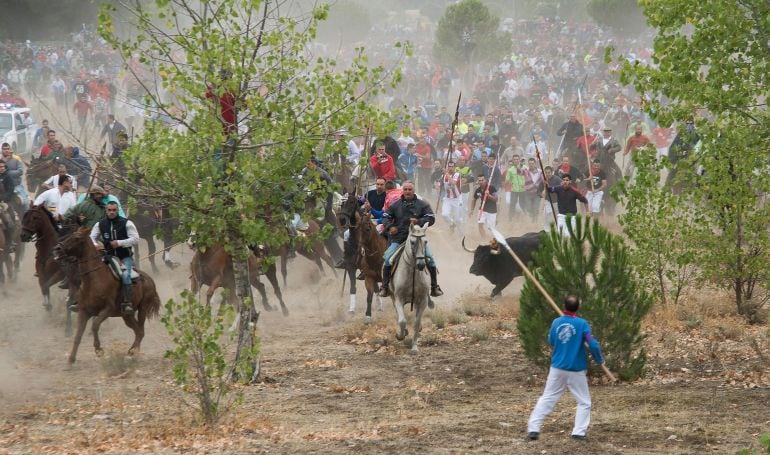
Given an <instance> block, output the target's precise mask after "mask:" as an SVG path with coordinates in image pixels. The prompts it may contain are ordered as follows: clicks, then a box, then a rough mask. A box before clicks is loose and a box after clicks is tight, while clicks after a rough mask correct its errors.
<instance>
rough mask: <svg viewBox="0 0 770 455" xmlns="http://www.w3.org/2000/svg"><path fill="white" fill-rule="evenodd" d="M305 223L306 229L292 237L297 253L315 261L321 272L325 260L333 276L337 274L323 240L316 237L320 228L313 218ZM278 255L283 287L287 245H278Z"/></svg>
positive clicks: (285, 272) (287, 259)
mask: <svg viewBox="0 0 770 455" xmlns="http://www.w3.org/2000/svg"><path fill="white" fill-rule="evenodd" d="M307 224H308V226H309V227H308V228H307V230H305V231H304V232H301V233H300V235H298V236H297V237H295V239H294V242H295V244H296V250H297V253H299V254H301V255H302V256H305V257H306V258H308V259H310V260H311V261H313V262H315V264H316V265H317V266H318V268H319V269H320V270H321V272H323V273H326V270H325V269H324V265H323V262H325V263H326V264H328V265H329V267H331V269H332V273H334V276H337V272H336V271H335V269H334V261H332V258H331V256H329V253H327V252H326V246H325V245H324V242H323V241H322V240H320V239H319V238H318V237H316V236H317V235H318V233H319V232H320V231H321V228H320V227H319V226H318V223H317V222H316V221H315V220H308V222H307ZM278 256H279V257H280V258H281V276H282V277H283V285H284V287H285V286H286V275H287V271H286V265H287V263H288V261H289V246H288V245H284V246H282V247H280V248H279V249H278ZM321 261H323V262H321Z"/></svg>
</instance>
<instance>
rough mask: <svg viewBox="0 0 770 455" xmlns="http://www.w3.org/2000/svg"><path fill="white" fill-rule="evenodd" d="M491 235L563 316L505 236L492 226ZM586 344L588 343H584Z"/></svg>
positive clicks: (608, 371) (606, 370) (561, 314)
mask: <svg viewBox="0 0 770 455" xmlns="http://www.w3.org/2000/svg"><path fill="white" fill-rule="evenodd" d="M492 235H493V236H494V237H495V240H497V243H499V244H500V245H502V246H503V247H505V249H506V251H508V254H510V255H511V257H512V258H513V260H514V261H516V264H518V265H519V267H521V270H522V271H523V272H524V274H525V275H526V276H527V278H529V279H530V281H532V283H534V284H535V287H536V288H537V290H538V291H540V293H541V294H543V297H545V300H547V301H548V303H549V304H551V307H553V309H554V311H556V313H557V314H558V315H559V316H564V312H563V311H562V310H561V308H559V306H558V305H557V304H556V302H554V300H553V298H552V297H551V296H550V295H549V294H548V291H546V290H545V288H543V286H542V285H541V284H540V282H539V281H538V280H537V278H535V276H534V275H532V272H530V271H529V269H528V268H527V266H526V264H524V262H522V260H521V259H519V257H518V256H517V255H516V253H514V252H513V250H512V249H511V246H510V245H508V241H507V240H506V239H505V236H503V234H502V233H500V231H498V230H497V229H495V228H492ZM586 345H588V343H586ZM599 366H600V367H602V370H603V371H604V374H606V375H607V377H608V378H610V381H612V382H616V381H617V379H616V378H615V375H613V374H612V372H611V371H610V370H609V369H608V368H607V366H606V365H604V364H603V363H602V364H601V365H599Z"/></svg>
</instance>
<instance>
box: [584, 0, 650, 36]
mask: <svg viewBox="0 0 770 455" xmlns="http://www.w3.org/2000/svg"><path fill="white" fill-rule="evenodd" d="M586 9H587V11H588V14H589V15H590V16H591V17H592V18H593V20H595V21H596V22H597V23H599V24H600V25H602V26H605V27H608V28H610V29H612V30H615V31H617V32H620V33H627V34H638V33H640V32H642V31H644V29H645V28H646V26H645V18H644V14H642V9H641V8H640V7H639V1H638V0H589V1H588V5H587V7H586Z"/></svg>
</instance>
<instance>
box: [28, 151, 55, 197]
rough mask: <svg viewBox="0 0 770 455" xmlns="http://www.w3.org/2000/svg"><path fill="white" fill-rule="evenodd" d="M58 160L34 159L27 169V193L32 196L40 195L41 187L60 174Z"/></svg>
mask: <svg viewBox="0 0 770 455" xmlns="http://www.w3.org/2000/svg"><path fill="white" fill-rule="evenodd" d="M59 163H60V160H58V159H47V158H39V159H38V158H32V160H31V161H30V164H29V167H28V168H27V191H28V192H29V194H30V195H37V194H39V190H40V189H41V188H40V185H41V184H42V183H43V182H44V181H45V180H46V179H47V178H49V177H51V176H52V175H56V174H57V173H58V172H59Z"/></svg>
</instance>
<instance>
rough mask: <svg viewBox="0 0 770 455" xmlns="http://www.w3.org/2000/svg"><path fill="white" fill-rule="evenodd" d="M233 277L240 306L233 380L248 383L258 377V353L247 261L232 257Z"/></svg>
mask: <svg viewBox="0 0 770 455" xmlns="http://www.w3.org/2000/svg"><path fill="white" fill-rule="evenodd" d="M244 249H246V248H245V247H244ZM249 254H250V253H249ZM233 275H234V277H235V295H236V297H237V298H238V301H239V304H240V325H239V326H238V350H237V351H236V354H235V369H234V370H233V380H235V381H243V382H245V383H250V382H253V381H254V380H255V379H256V378H257V376H258V375H259V361H258V359H259V352H258V351H257V350H256V349H255V348H254V346H255V343H256V331H257V321H258V320H259V311H257V309H256V307H255V306H254V296H253V295H252V293H251V281H250V279H249V262H248V259H241V258H238V257H237V256H233Z"/></svg>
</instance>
